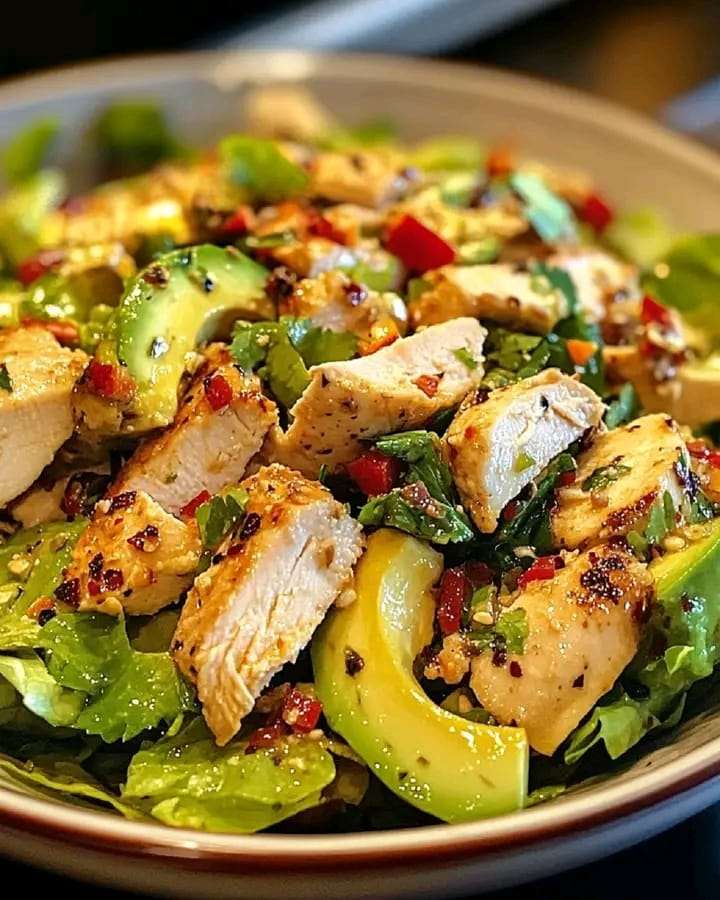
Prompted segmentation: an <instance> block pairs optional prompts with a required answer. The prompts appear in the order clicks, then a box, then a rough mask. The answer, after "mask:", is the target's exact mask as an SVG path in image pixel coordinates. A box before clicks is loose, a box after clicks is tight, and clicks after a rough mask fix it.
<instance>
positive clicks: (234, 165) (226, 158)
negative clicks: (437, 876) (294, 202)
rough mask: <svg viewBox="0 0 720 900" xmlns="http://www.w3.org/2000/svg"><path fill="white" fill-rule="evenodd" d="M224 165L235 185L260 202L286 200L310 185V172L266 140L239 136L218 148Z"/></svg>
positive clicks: (232, 136)
mask: <svg viewBox="0 0 720 900" xmlns="http://www.w3.org/2000/svg"><path fill="white" fill-rule="evenodd" d="M218 154H219V157H220V161H221V164H222V166H223V167H224V168H225V170H226V172H227V174H228V177H229V178H230V180H231V181H232V182H234V183H235V184H237V185H239V186H240V187H244V188H246V189H247V191H248V193H249V194H250V195H251V197H252V198H253V199H256V200H267V201H273V200H284V199H287V198H288V197H291V196H293V195H295V194H298V193H300V191H302V190H303V188H305V187H306V186H307V184H308V181H309V177H308V174H307V172H305V171H304V169H302V168H301V167H300V166H298V165H297V164H296V163H294V162H293V161H292V160H291V159H289V158H288V157H287V156H286V155H285V154H284V153H283V152H282V151H281V150H280V148H279V146H278V145H277V144H276V143H275V141H270V140H266V139H265V138H254V137H247V136H246V135H241V134H235V135H230V136H229V137H226V138H224V139H223V140H222V141H220V144H219V146H218Z"/></svg>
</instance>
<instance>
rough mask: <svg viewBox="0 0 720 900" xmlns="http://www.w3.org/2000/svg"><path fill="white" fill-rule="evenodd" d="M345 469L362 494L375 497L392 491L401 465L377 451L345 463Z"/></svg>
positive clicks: (367, 451) (363, 454) (396, 460)
mask: <svg viewBox="0 0 720 900" xmlns="http://www.w3.org/2000/svg"><path fill="white" fill-rule="evenodd" d="M345 469H346V471H347V473H348V475H349V476H350V478H352V480H353V481H354V482H355V484H356V485H357V486H358V487H359V488H360V490H361V491H362V492H363V494H367V495H368V497H375V496H377V495H378V494H387V493H388V491H391V490H392V489H393V487H394V486H395V484H396V482H397V480H398V478H399V477H400V473H401V472H402V463H401V462H400V460H399V459H395V457H394V456H387V455H386V454H385V453H381V452H380V451H379V450H366V451H365V453H362V454H361V455H360V456H358V457H357V459H354V460H352V462H349V463H347V465H346V466H345Z"/></svg>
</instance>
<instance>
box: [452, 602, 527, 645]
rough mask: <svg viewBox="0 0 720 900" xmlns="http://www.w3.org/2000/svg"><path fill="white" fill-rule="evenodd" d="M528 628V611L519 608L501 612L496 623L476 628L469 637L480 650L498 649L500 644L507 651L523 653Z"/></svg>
mask: <svg viewBox="0 0 720 900" xmlns="http://www.w3.org/2000/svg"><path fill="white" fill-rule="evenodd" d="M528 630H529V629H528V621H527V612H526V611H525V610H524V609H522V608H518V609H510V610H508V611H507V612H503V613H500V615H499V616H498V618H497V621H496V622H495V624H494V625H482V626H480V627H478V628H474V629H473V630H472V631H470V632H469V633H468V635H467V637H468V640H470V641H471V642H472V644H473V645H474V646H475V647H476V648H477V649H480V650H487V649H491V648H492V649H497V647H498V645H500V646H502V647H503V648H504V649H505V650H506V652H507V653H516V654H522V653H524V652H525V642H526V641H527V637H528Z"/></svg>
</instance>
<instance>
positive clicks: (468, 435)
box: [464, 425, 477, 441]
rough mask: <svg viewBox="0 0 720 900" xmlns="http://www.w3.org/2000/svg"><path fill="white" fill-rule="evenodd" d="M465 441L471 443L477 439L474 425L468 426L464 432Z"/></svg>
mask: <svg viewBox="0 0 720 900" xmlns="http://www.w3.org/2000/svg"><path fill="white" fill-rule="evenodd" d="M464 436H465V440H466V441H472V440H473V438H476V437H477V428H476V427H475V426H474V425H468V427H467V428H466V429H465V432H464Z"/></svg>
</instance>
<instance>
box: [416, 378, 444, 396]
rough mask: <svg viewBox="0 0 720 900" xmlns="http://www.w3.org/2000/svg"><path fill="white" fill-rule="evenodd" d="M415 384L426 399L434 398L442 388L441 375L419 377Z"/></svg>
mask: <svg viewBox="0 0 720 900" xmlns="http://www.w3.org/2000/svg"><path fill="white" fill-rule="evenodd" d="M413 384H414V385H415V386H416V387H418V388H420V390H421V391H422V392H423V394H425V396H426V397H434V396H435V394H437V392H438V387H439V386H440V376H439V375H418V377H417V378H416V379H415V380H414V381H413Z"/></svg>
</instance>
